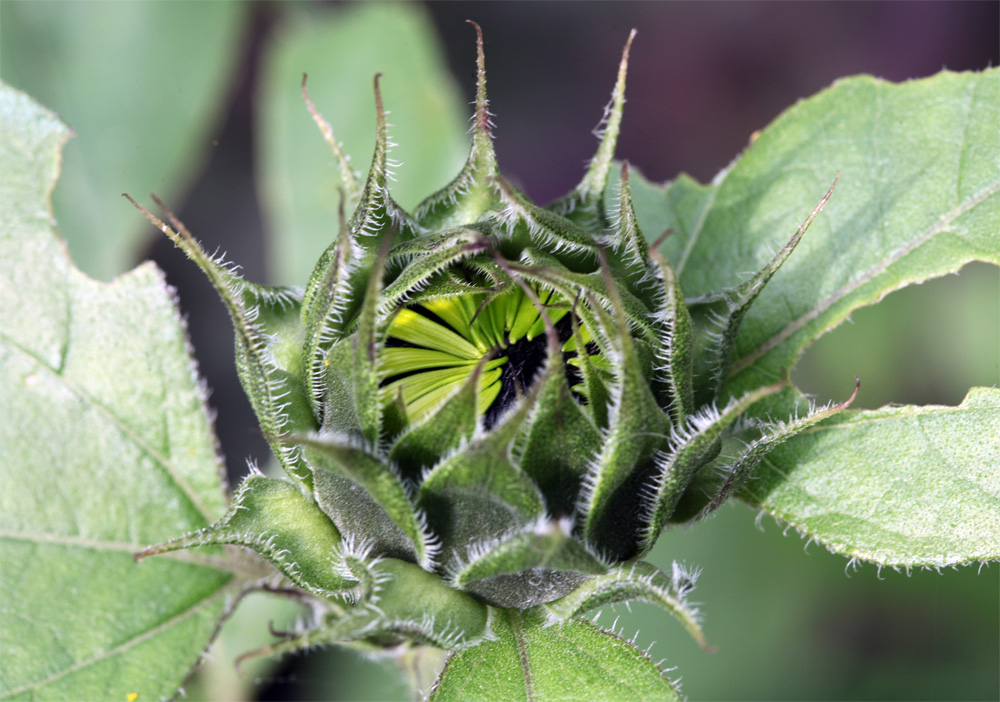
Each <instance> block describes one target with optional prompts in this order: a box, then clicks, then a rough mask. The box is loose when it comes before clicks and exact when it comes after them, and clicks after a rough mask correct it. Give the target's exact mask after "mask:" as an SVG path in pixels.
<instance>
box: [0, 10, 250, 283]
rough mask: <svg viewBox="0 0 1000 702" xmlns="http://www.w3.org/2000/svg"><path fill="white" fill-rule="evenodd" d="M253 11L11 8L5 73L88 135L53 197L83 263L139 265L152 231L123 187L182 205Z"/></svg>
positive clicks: (1, 41)
mask: <svg viewBox="0 0 1000 702" xmlns="http://www.w3.org/2000/svg"><path fill="white" fill-rule="evenodd" d="M248 9H249V8H248V7H247V6H246V5H245V4H243V3H235V2H233V3H229V2H225V3H170V2H135V3H119V2H106V1H105V2H93V1H92V2H86V3H75V2H69V3H63V2H4V3H2V5H0V75H2V76H3V80H4V81H5V82H7V83H9V84H10V85H13V86H15V87H17V88H19V89H20V90H24V91H26V92H28V93H29V94H31V95H33V96H34V97H35V98H36V99H38V100H40V101H41V102H43V103H44V104H45V105H47V106H49V107H50V108H51V109H52V110H54V111H55V112H57V113H58V114H59V116H60V117H61V118H62V119H63V120H64V121H65V122H66V123H67V124H69V125H70V126H71V127H72V128H73V129H74V130H75V131H76V132H77V138H76V139H74V140H73V141H72V142H71V143H70V144H69V146H68V147H67V148H66V153H65V163H64V167H63V175H62V176H61V179H60V184H59V188H58V189H57V190H56V193H55V195H54V196H53V206H54V209H55V214H56V218H57V219H58V220H59V228H60V231H61V233H62V235H63V236H64V237H65V238H66V241H67V243H68V245H69V250H70V252H71V253H72V257H73V260H74V261H75V262H76V265H77V266H79V268H80V269H81V270H83V271H84V272H86V273H88V274H90V275H93V276H97V277H99V278H100V279H102V280H109V279H110V278H111V277H112V276H114V275H117V274H118V273H120V272H122V271H124V270H127V269H128V268H129V267H130V266H132V265H134V264H135V262H136V260H138V257H139V256H140V253H141V251H142V249H143V248H144V246H145V244H146V242H148V241H149V239H150V237H151V234H150V230H149V228H148V226H147V225H146V224H145V223H144V222H143V221H142V218H140V217H136V216H135V212H134V211H133V210H132V208H131V207H128V205H127V204H126V203H125V202H123V201H122V199H121V197H120V194H121V192H122V191H124V190H128V191H129V192H132V193H134V194H136V193H137V194H143V195H144V194H145V193H148V192H150V191H155V192H157V193H158V194H159V195H161V196H162V197H163V198H165V200H166V201H167V202H170V203H172V204H175V205H179V204H180V199H181V198H182V196H183V194H184V191H185V188H186V187H187V184H188V182H189V181H190V179H191V177H192V176H193V175H195V174H196V173H197V171H198V170H199V168H200V166H201V164H203V163H204V162H206V161H207V160H208V158H209V156H210V154H211V152H212V143H211V140H212V136H214V135H213V134H212V133H211V130H212V128H213V125H214V123H215V122H216V121H217V120H219V119H221V118H222V117H223V114H222V112H221V111H220V109H219V108H220V106H221V105H223V104H224V100H225V98H226V97H227V94H228V92H229V90H228V89H229V88H230V87H231V86H232V83H233V81H234V80H235V76H234V75H233V73H234V70H235V69H236V68H237V61H238V59H239V52H238V46H239V41H240V38H241V35H242V33H243V27H244V21H243V20H244V17H245V16H246V14H247V10H248ZM152 37H155V38H156V39H155V40H152V39H151V38H152ZM40 56H44V60H39V57H40ZM123 66H128V69H129V70H121V69H122V67H123Z"/></svg>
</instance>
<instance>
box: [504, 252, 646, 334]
mask: <svg viewBox="0 0 1000 702" xmlns="http://www.w3.org/2000/svg"><path fill="white" fill-rule="evenodd" d="M521 260H522V261H523V262H525V263H526V264H528V265H526V266H524V267H518V268H516V270H517V271H518V273H520V274H521V275H522V276H523V277H524V278H526V279H528V280H531V281H533V282H537V283H540V284H542V285H545V286H548V287H551V288H553V289H555V290H556V291H557V292H559V294H561V295H562V296H563V297H565V298H566V299H567V300H574V299H576V297H577V295H578V293H579V291H581V290H586V291H587V292H588V293H589V296H590V297H591V298H593V300H596V301H598V302H599V304H600V305H601V307H606V308H611V307H613V306H614V305H615V304H618V305H620V306H621V308H622V310H623V311H624V313H625V316H626V319H627V320H628V326H629V327H630V328H634V329H635V330H636V331H637V332H638V333H637V334H636V333H630V334H629V336H630V337H633V338H636V337H637V338H639V339H641V340H643V342H644V343H645V342H648V343H656V342H657V340H658V339H657V337H656V334H655V332H654V330H653V327H652V325H651V324H650V322H649V310H648V309H647V308H646V306H645V305H644V304H643V302H642V301H641V300H640V299H639V298H637V297H636V296H635V295H634V294H633V293H632V291H630V290H629V289H628V287H627V286H625V285H623V284H622V283H620V282H618V281H617V280H616V279H615V278H614V277H612V281H613V282H612V283H611V284H610V285H609V284H608V280H607V278H605V276H604V274H603V272H602V271H599V270H598V271H595V272H592V273H578V272H576V271H573V270H571V269H569V268H567V267H566V266H564V265H563V264H562V263H561V262H560V261H559V260H558V259H557V258H556V257H555V256H552V255H551V254H549V253H547V252H545V251H542V250H540V249H537V248H534V247H527V248H525V250H524V252H523V253H522V255H521ZM616 298H617V303H615V302H613V300H615V299H616ZM593 300H591V299H587V300H585V302H587V303H592V302H593ZM591 306H592V305H591ZM576 310H577V314H579V315H580V317H581V319H583V321H584V323H585V324H587V325H588V326H589V327H590V328H591V330H592V331H593V330H596V329H599V328H600V325H599V324H598V318H597V317H595V316H594V314H593V313H591V312H590V310H589V307H588V305H587V304H578V305H577V307H576ZM615 332H616V333H617V328H615ZM611 336H615V334H611Z"/></svg>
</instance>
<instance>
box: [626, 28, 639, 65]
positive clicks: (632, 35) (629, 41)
mask: <svg viewBox="0 0 1000 702" xmlns="http://www.w3.org/2000/svg"><path fill="white" fill-rule="evenodd" d="M638 33H639V30H638V29H636V28H635V27H632V31H630V32H629V33H628V39H626V40H625V48H624V50H622V61H623V62H624V63H628V52H629V49H631V48H632V40H633V39H635V35H636V34H638Z"/></svg>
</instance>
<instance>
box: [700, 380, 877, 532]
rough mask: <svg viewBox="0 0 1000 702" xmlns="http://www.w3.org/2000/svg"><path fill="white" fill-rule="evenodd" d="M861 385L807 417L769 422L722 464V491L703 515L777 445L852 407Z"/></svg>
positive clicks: (737, 486)
mask: <svg viewBox="0 0 1000 702" xmlns="http://www.w3.org/2000/svg"><path fill="white" fill-rule="evenodd" d="M860 386H861V383H860V381H858V382H857V383H855V386H854V392H853V393H851V396H850V397H849V398H847V400H845V401H844V402H841V403H840V404H836V405H829V406H827V407H823V408H822V409H818V410H814V411H812V412H809V413H808V414H807V415H806V416H805V417H800V418H797V419H793V420H789V421H777V422H771V423H767V424H765V425H764V426H763V427H762V431H761V434H760V436H759V437H757V438H756V439H754V440H753V441H751V442H750V443H749V444H747V445H746V447H745V448H744V449H743V451H741V452H740V454H739V455H738V456H737V457H736V459H735V460H733V461H731V462H729V463H727V464H725V465H723V466H721V467H720V469H719V472H720V473H722V474H723V475H724V476H725V478H724V480H723V482H722V485H721V486H720V487H719V489H718V492H716V493H715V495H714V496H713V497H712V499H711V500H709V502H708V503H707V504H706V505H705V506H704V508H702V510H701V514H700V515H699V516H700V517H706V516H708V515H709V514H710V513H712V512H714V511H715V510H717V509H718V508H719V507H721V506H722V504H723V503H724V502H725V501H726V500H728V499H729V498H730V497H732V496H733V495H735V494H736V493H737V492H738V491H739V489H740V488H741V487H743V485H744V484H745V483H746V482H747V480H749V479H750V477H751V476H752V474H753V470H754V468H756V467H757V464H759V463H760V462H761V460H762V459H763V458H764V456H766V455H767V454H768V453H770V452H771V451H772V450H773V449H775V448H777V447H778V446H780V445H781V444H782V443H784V442H785V441H787V440H788V439H790V438H792V437H793V436H795V435H796V434H798V433H800V432H802V431H804V430H806V429H808V428H809V427H811V426H813V425H814V424H817V423H818V422H821V421H823V420H824V419H827V418H829V417H832V416H834V415H835V414H838V413H840V412H843V411H844V410H845V409H847V408H848V407H850V405H851V403H852V402H853V401H854V398H855V397H857V394H858V389H859V388H860Z"/></svg>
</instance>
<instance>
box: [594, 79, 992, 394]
mask: <svg viewBox="0 0 1000 702" xmlns="http://www.w3.org/2000/svg"><path fill="white" fill-rule="evenodd" d="M998 101H1000V70H998V69H992V70H988V71H984V72H982V73H949V72H942V73H939V74H938V75H936V76H934V77H932V78H927V79H923V80H915V81H910V82H907V83H902V84H899V85H896V84H892V83H888V82H885V81H881V80H878V79H875V78H872V77H870V76H858V77H853V78H847V79H844V80H841V81H838V82H837V83H835V84H834V85H833V86H832V87H830V88H829V89H827V90H825V91H823V92H821V93H819V94H817V95H815V96H813V97H811V98H809V99H807V100H804V101H802V102H800V103H798V104H797V105H795V106H794V107H792V108H791V109H789V110H788V111H787V112H785V113H784V114H783V115H782V116H781V117H779V118H778V119H777V120H776V121H775V122H774V123H773V124H771V125H770V126H769V127H767V128H766V129H765V130H764V131H763V132H761V134H760V136H759V137H758V138H757V139H756V140H755V141H754V143H753V144H752V145H751V146H750V147H749V148H748V149H747V151H746V152H745V153H744V154H743V155H742V156H741V157H740V158H739V160H738V161H736V162H735V163H734V164H733V166H731V167H730V168H729V169H728V170H726V171H724V172H723V173H721V174H720V175H719V176H718V177H717V178H716V179H715V180H714V181H713V183H712V184H711V185H705V186H701V185H698V184H697V183H694V182H693V181H692V180H691V179H690V178H687V177H684V176H681V177H680V178H678V179H677V180H675V181H674V182H672V183H670V184H669V185H668V186H667V187H665V188H659V187H656V186H651V185H649V184H648V183H644V182H643V181H642V180H641V179H640V178H638V177H637V176H636V175H633V177H632V196H633V200H634V203H635V208H636V212H637V215H638V217H639V222H640V224H641V225H642V228H643V230H644V231H645V232H646V233H647V234H648V235H649V236H657V235H658V234H659V233H660V232H662V231H664V230H665V229H667V228H673V229H674V234H673V235H672V236H670V237H669V238H668V239H667V240H666V242H665V244H664V245H663V247H662V250H663V251H664V252H665V253H667V255H668V256H669V258H670V260H671V262H672V263H673V264H674V267H675V269H676V271H677V274H678V276H679V277H680V281H681V285H682V287H683V289H684V292H685V294H686V295H687V296H688V298H695V297H699V296H703V295H709V294H712V293H714V292H716V291H718V290H722V289H725V288H728V287H732V286H733V285H735V284H737V283H739V282H741V281H743V280H744V279H745V278H746V277H747V276H748V275H749V273H750V272H752V271H756V270H760V269H761V268H762V267H763V266H764V264H765V263H766V262H767V261H768V260H769V259H770V258H771V257H772V256H773V255H774V253H775V252H777V251H778V250H780V249H781V247H782V246H783V245H784V244H785V242H786V241H787V240H788V238H789V237H790V236H791V235H792V234H793V233H794V232H795V231H796V229H797V228H798V227H799V225H800V224H801V223H802V222H803V221H804V220H805V218H806V216H807V215H808V214H809V212H810V210H811V209H812V208H813V206H814V205H815V204H816V202H817V201H818V200H819V199H820V197H821V196H822V195H823V193H824V192H826V190H827V189H828V188H829V187H830V184H831V183H832V182H833V181H834V178H835V177H836V175H837V173H838V172H839V173H840V180H839V182H838V184H837V187H836V190H835V191H834V193H833V196H832V198H831V199H830V201H829V203H828V204H827V206H826V207H825V209H824V210H823V212H822V213H821V214H820V215H819V216H818V217H817V218H816V221H815V222H813V224H812V226H811V228H810V230H809V233H808V234H806V236H805V237H804V238H803V240H802V243H801V244H800V245H799V247H798V248H797V249H796V251H795V253H794V254H793V255H792V256H790V257H789V259H788V261H787V262H786V263H785V265H784V266H783V267H782V269H781V271H779V272H778V273H777V274H776V275H775V276H774V278H773V279H772V280H771V281H770V283H769V285H768V286H767V288H766V289H765V290H764V291H763V292H762V293H761V294H760V297H759V298H758V299H757V301H756V303H755V304H754V307H753V308H752V309H751V310H750V311H749V313H748V314H747V316H746V318H745V320H744V322H743V325H742V328H741V330H740V334H739V337H738V339H737V343H736V348H735V352H734V354H733V361H734V366H733V371H732V373H731V375H730V389H729V392H730V393H731V394H737V393H739V392H740V391H742V390H744V389H746V388H747V387H750V386H753V385H758V384H760V383H761V382H773V381H774V380H775V379H777V378H778V377H780V371H781V369H782V368H789V367H791V365H792V364H793V363H794V362H795V360H796V358H797V357H798V354H799V352H800V351H801V349H802V348H804V347H805V346H806V345H807V344H809V342H810V341H812V340H813V339H815V338H816V337H817V336H819V335H820V334H822V333H823V332H825V331H827V330H829V329H831V328H832V327H834V326H836V325H837V324H839V323H840V322H842V321H843V320H844V319H845V318H846V317H847V316H848V315H849V314H850V312H851V311H852V310H854V309H856V308H858V307H861V306H863V305H869V304H873V303H875V302H877V301H878V300H879V299H881V298H882V296H884V295H885V294H887V293H888V292H891V291H892V290H895V289H898V288H901V287H903V286H905V285H909V284H911V283H916V282H920V281H923V280H926V279H928V278H932V277H935V276H940V275H943V274H945V273H949V272H953V271H956V270H958V269H959V268H961V267H962V266H963V265H964V264H966V263H968V262H969V261H973V260H981V261H990V262H993V263H1000V246H998V245H997V239H996V233H997V231H1000V167H998V161H997V153H1000V132H998V131H997V129H996V105H997V104H998ZM613 185H614V184H612V185H611V186H609V188H608V189H607V191H606V193H605V197H606V198H612V197H613V196H614V193H615V188H614V187H613Z"/></svg>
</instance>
